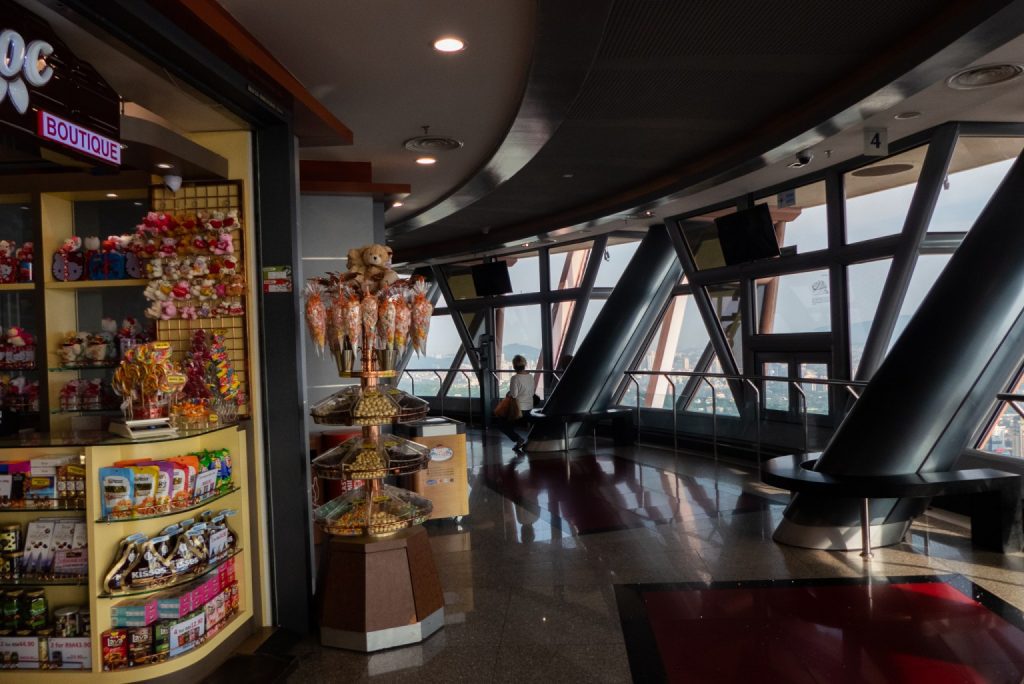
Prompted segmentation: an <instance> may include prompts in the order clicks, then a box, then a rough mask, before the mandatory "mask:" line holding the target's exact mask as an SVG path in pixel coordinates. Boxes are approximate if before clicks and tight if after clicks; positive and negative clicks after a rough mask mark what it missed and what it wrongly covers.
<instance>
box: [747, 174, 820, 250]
mask: <svg viewBox="0 0 1024 684" xmlns="http://www.w3.org/2000/svg"><path fill="white" fill-rule="evenodd" d="M756 203H757V204H767V205H768V208H769V210H770V211H771V214H772V221H773V222H774V223H775V233H776V235H777V236H778V237H779V238H780V239H779V246H780V247H782V253H783V255H785V254H788V253H791V252H792V253H799V254H802V253H804V252H813V251H815V250H819V249H825V248H827V247H828V218H827V212H826V210H825V181H819V182H817V183H811V184H810V185H804V186H801V187H799V188H792V189H790V190H783V191H782V192H780V193H777V194H775V195H768V196H766V197H761V198H760V199H758V200H757V202H756ZM787 247H788V248H790V249H786V248H787Z"/></svg>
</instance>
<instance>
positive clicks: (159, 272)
mask: <svg viewBox="0 0 1024 684" xmlns="http://www.w3.org/2000/svg"><path fill="white" fill-rule="evenodd" d="M146 277H148V278H149V279H150V280H159V279H160V278H163V277H164V259H163V257H156V258H155V259H151V260H150V261H149V263H148V264H146Z"/></svg>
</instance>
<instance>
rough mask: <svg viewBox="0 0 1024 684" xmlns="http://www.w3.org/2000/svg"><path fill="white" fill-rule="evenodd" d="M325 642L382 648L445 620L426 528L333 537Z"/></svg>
mask: <svg viewBox="0 0 1024 684" xmlns="http://www.w3.org/2000/svg"><path fill="white" fill-rule="evenodd" d="M319 596H320V643H321V644H323V645H324V646H332V647H336V648H347V649H350V650H353V651H363V652H369V651H379V650H381V649H385V648H393V647H395V646H404V645H405V644H412V643H416V642H419V641H422V640H424V639H426V638H427V637H428V636H430V635H431V634H433V633H434V632H436V631H437V630H438V629H440V628H441V627H442V626H443V625H444V594H443V592H442V590H441V582H440V580H439V579H438V576H437V568H436V567H435V566H434V556H433V553H432V552H431V549H430V541H429V538H428V536H427V532H426V530H424V529H423V528H422V527H411V528H409V529H406V530H402V531H401V532H397V533H395V534H394V535H392V536H389V537H384V538H375V537H331V538H330V539H329V540H328V541H327V543H326V544H325V545H324V557H323V563H322V567H321V572H320V592H319Z"/></svg>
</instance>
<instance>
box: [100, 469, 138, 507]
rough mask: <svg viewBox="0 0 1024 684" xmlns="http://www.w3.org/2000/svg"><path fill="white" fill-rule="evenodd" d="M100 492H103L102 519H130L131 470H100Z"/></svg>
mask: <svg viewBox="0 0 1024 684" xmlns="http://www.w3.org/2000/svg"><path fill="white" fill-rule="evenodd" d="M100 490H101V491H102V492H103V500H102V501H101V508H102V511H103V517H104V518H108V519H124V518H130V517H132V507H133V503H132V495H133V493H134V491H135V472H134V471H133V470H132V469H131V468H100Z"/></svg>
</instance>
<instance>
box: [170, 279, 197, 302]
mask: <svg viewBox="0 0 1024 684" xmlns="http://www.w3.org/2000/svg"><path fill="white" fill-rule="evenodd" d="M191 294H192V291H191V289H190V288H189V284H188V281H187V280H179V281H178V283H177V284H176V285H175V286H174V287H172V288H171V298H173V299H188V298H189V295H191Z"/></svg>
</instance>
